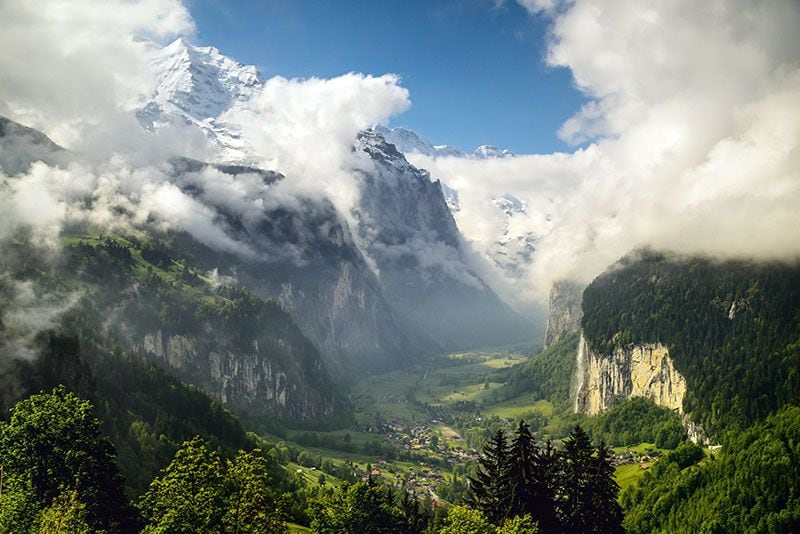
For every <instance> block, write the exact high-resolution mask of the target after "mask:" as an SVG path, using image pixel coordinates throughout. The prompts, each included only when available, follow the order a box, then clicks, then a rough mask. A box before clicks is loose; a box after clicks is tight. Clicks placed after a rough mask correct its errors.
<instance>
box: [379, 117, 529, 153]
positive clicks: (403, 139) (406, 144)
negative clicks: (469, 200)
mask: <svg viewBox="0 0 800 534" xmlns="http://www.w3.org/2000/svg"><path fill="white" fill-rule="evenodd" d="M370 129H371V130H372V131H374V132H376V133H379V134H381V136H383V138H384V139H386V142H387V143H391V144H393V145H394V146H395V147H397V150H399V151H400V152H402V153H403V154H411V153H418V154H423V155H425V156H430V157H433V158H442V157H448V156H452V157H456V158H474V159H497V158H508V157H513V156H514V154H513V153H511V152H510V151H509V150H505V149H504V150H501V149H499V148H497V147H494V146H492V145H481V146H479V147H478V148H476V149H475V151H474V152H473V153H472V154H468V153H466V152H464V151H463V150H461V149H460V148H457V147H454V146H450V145H434V144H433V143H431V142H430V141H428V140H427V139H425V138H424V137H422V136H421V135H419V134H417V133H416V132H413V131H411V130H409V129H407V128H401V127H397V128H387V127H386V126H383V125H381V124H376V125H374V126H372V127H371V128H370Z"/></svg>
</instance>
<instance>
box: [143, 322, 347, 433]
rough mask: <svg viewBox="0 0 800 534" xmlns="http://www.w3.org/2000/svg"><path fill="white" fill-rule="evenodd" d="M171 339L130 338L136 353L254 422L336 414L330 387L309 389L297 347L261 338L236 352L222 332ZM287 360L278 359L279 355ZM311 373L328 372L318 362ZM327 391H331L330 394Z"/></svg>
mask: <svg viewBox="0 0 800 534" xmlns="http://www.w3.org/2000/svg"><path fill="white" fill-rule="evenodd" d="M208 334H209V333H203V334H201V335H191V334H183V335H182V334H169V333H167V332H165V331H163V330H153V331H150V332H148V333H146V334H144V335H141V336H135V337H132V338H131V345H132V348H133V350H135V351H136V352H139V353H141V354H144V355H147V356H149V357H150V358H151V359H152V360H154V361H155V362H156V363H159V364H160V365H162V366H165V367H168V368H169V369H171V370H172V372H173V373H175V374H176V375H177V376H178V377H179V378H181V379H182V380H184V381H186V382H189V383H193V384H195V385H197V386H198V387H200V388H201V389H203V390H204V391H206V392H208V393H209V394H211V395H212V396H214V397H216V398H218V399H219V400H220V401H222V403H223V404H224V405H225V406H227V407H228V408H229V409H232V410H234V411H236V412H238V413H241V414H244V415H247V416H251V417H270V418H277V419H288V420H294V421H319V420H322V419H324V418H327V417H331V416H333V415H334V412H335V408H336V406H335V404H336V403H335V396H334V395H333V391H332V388H331V387H327V388H325V387H322V388H318V387H308V384H307V382H306V380H304V378H305V377H304V376H303V375H304V374H305V372H304V370H303V369H302V368H301V366H299V365H297V363H296V362H299V361H302V358H301V357H300V356H299V355H295V354H293V353H294V352H297V347H296V343H295V342H294V341H292V340H290V339H288V338H286V337H282V336H280V335H277V336H276V335H275V332H272V333H271V335H269V336H264V335H262V336H259V337H260V339H255V340H253V342H252V344H251V345H250V346H249V347H247V349H246V350H236V349H234V348H233V347H234V346H235V344H234V342H233V340H232V339H230V336H229V335H226V333H224V332H218V333H217V334H216V335H208ZM276 349H277V350H280V351H281V352H283V353H284V355H286V356H288V357H282V358H280V359H277V358H275V357H274V355H275V350H276ZM313 366H316V367H317V368H316V369H313V368H312V369H309V371H311V372H312V373H313V372H316V373H317V374H319V375H323V376H324V374H325V369H324V368H323V367H322V365H321V362H320V361H319V360H318V361H317V362H315V364H312V367H313ZM326 389H327V391H326Z"/></svg>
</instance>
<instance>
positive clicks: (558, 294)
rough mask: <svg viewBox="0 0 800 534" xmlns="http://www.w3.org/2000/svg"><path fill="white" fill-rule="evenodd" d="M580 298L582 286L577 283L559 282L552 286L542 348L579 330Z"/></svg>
mask: <svg viewBox="0 0 800 534" xmlns="http://www.w3.org/2000/svg"><path fill="white" fill-rule="evenodd" d="M582 298H583V286H582V285H580V284H578V283H575V282H570V281H567V280H561V281H558V282H555V283H554V284H553V287H552V288H551V289H550V300H549V303H548V311H547V326H546V327H545V330H544V348H547V347H549V346H550V345H552V344H553V343H555V342H556V341H558V338H559V337H560V336H561V335H562V334H567V333H570V332H577V331H578V330H580V328H581V319H582V318H583V310H582V309H581V301H582Z"/></svg>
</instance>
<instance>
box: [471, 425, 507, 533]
mask: <svg viewBox="0 0 800 534" xmlns="http://www.w3.org/2000/svg"><path fill="white" fill-rule="evenodd" d="M508 462H509V446H508V440H507V439H506V435H505V433H504V432H503V430H502V429H499V430H498V431H497V432H496V433H495V435H494V436H493V437H492V439H491V440H489V443H487V444H486V446H485V447H484V448H483V454H482V455H481V458H480V460H478V463H479V466H478V472H477V473H476V474H475V477H470V478H469V485H470V494H471V495H470V497H469V498H468V504H469V505H470V506H472V507H473V508H476V509H478V510H480V511H481V512H483V513H484V514H485V515H486V517H487V518H488V519H489V521H491V522H492V523H494V524H499V523H500V522H502V520H503V519H504V518H505V517H506V516H507V512H508V507H509V497H510V495H509V487H508V484H507V481H508V478H507V470H508Z"/></svg>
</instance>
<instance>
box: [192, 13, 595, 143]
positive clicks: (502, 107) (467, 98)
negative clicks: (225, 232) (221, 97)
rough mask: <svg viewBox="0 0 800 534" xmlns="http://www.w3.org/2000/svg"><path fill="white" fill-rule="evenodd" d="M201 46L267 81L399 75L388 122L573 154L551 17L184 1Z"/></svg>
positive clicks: (564, 74)
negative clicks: (405, 93) (406, 97)
mask: <svg viewBox="0 0 800 534" xmlns="http://www.w3.org/2000/svg"><path fill="white" fill-rule="evenodd" d="M188 6H189V9H190V10H191V12H192V16H193V17H194V19H195V22H196V24H197V37H196V41H197V43H196V44H199V45H214V46H216V47H217V48H219V49H220V50H221V51H222V52H223V53H224V54H226V55H228V56H231V57H233V58H234V59H236V60H238V61H240V62H242V63H246V64H254V65H257V66H258V67H259V69H260V70H261V71H262V73H263V74H264V75H265V76H266V77H270V76H274V75H281V76H285V77H288V78H291V77H303V78H306V77H311V76H318V77H332V76H336V75H339V74H343V73H346V72H349V71H357V72H363V73H367V74H375V75H381V74H385V73H387V72H392V73H396V74H398V75H400V76H401V77H402V85H403V86H404V87H406V88H407V89H408V90H409V91H410V92H411V100H412V102H413V106H412V108H411V109H410V110H409V111H407V112H406V113H404V114H402V115H400V116H398V117H396V118H395V119H394V120H393V123H392V125H393V126H405V127H408V128H411V129H413V130H415V131H417V132H418V133H420V134H422V135H424V136H425V137H427V138H428V139H430V140H431V141H432V142H434V143H437V144H445V143H446V144H451V145H456V146H459V147H461V148H464V149H467V150H472V149H473V148H475V147H476V146H477V145H480V144H493V145H497V146H499V147H502V148H509V149H510V150H512V151H514V152H516V153H546V152H552V151H556V150H566V149H568V148H569V146H568V145H566V143H564V142H563V141H561V140H560V139H558V137H557V134H556V131H557V130H558V128H559V126H560V125H561V123H563V121H564V120H566V119H567V118H568V117H570V116H571V115H572V114H573V113H574V112H575V111H576V110H577V109H578V108H579V107H580V105H581V103H582V102H583V97H582V95H581V94H580V93H579V92H578V91H576V90H575V89H574V88H573V86H572V79H571V76H570V73H569V71H567V70H565V69H553V68H550V67H548V66H547V65H546V64H545V61H544V53H545V49H546V29H547V21H546V20H545V19H544V18H543V17H532V16H530V15H529V14H528V13H527V12H526V11H525V10H524V9H523V8H522V7H520V6H519V5H517V4H516V3H515V2H513V1H510V0H509V1H507V2H505V3H504V4H503V5H502V6H500V7H498V6H497V5H496V4H495V2H493V1H491V0H463V1H459V0H439V1H433V0H431V1H424V0H371V1H370V0H361V1H347V2H344V1H342V2H338V1H337V2H334V1H322V0H267V1H242V0H230V1H223V0H191V1H189V2H188Z"/></svg>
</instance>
